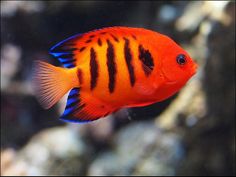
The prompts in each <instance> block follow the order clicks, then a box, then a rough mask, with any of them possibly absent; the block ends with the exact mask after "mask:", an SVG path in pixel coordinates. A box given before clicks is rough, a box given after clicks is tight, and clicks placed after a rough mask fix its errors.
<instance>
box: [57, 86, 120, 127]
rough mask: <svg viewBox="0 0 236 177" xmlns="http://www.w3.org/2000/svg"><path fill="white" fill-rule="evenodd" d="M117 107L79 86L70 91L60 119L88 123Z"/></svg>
mask: <svg viewBox="0 0 236 177" xmlns="http://www.w3.org/2000/svg"><path fill="white" fill-rule="evenodd" d="M115 110H116V109H115V108H113V107H111V106H109V105H106V104H104V103H102V102H101V101H100V100H97V99H96V98H94V97H92V96H91V95H90V94H86V93H83V92H80V89H79V88H74V89H72V90H71V91H70V93H69V96H68V99H67V104H66V108H65V111H64V113H63V115H62V116H61V117H60V120H62V121H65V122H74V123H87V122H91V121H94V120H97V119H99V118H102V117H105V116H106V115H108V114H110V113H112V112H114V111H115Z"/></svg>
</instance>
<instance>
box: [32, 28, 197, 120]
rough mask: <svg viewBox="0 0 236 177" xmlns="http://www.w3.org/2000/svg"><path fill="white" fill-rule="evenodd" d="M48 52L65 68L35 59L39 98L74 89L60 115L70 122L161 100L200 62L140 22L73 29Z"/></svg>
mask: <svg viewBox="0 0 236 177" xmlns="http://www.w3.org/2000/svg"><path fill="white" fill-rule="evenodd" d="M50 53H51V54H52V55H53V56H54V57H56V58H58V59H59V61H60V62H61V63H62V64H63V65H64V67H65V68H60V67H55V66H52V65H50V64H48V63H45V62H42V61H38V62H37V65H36V67H35V77H34V78H35V79H34V80H35V83H36V91H37V94H38V96H39V101H40V102H41V103H42V105H43V106H44V107H45V108H50V107H51V106H53V105H54V104H55V103H56V102H57V101H58V100H59V99H60V98H61V97H62V96H63V95H65V93H66V92H68V91H69V90H71V89H72V90H71V91H70V93H69V96H68V100H67V105H66V108H65V112H64V113H63V115H62V117H61V119H62V120H64V121H71V122H87V121H93V120H96V119H99V118H101V117H104V116H106V115H108V114H110V113H112V112H114V111H117V110H119V109H120V108H122V107H138V106H145V105H149V104H152V103H155V102H159V101H162V100H164V99H166V98H168V97H170V96H172V95H173V94H175V93H176V92H177V91H178V90H179V89H180V88H181V87H182V86H184V84H185V83H186V82H187V81H188V80H189V79H190V78H191V77H192V76H193V75H194V74H195V72H196V68H197V65H196V64H195V63H194V62H193V60H192V59H191V58H190V56H189V55H188V54H187V53H186V52H185V51H184V50H183V49H182V48H181V47H180V46H178V45H177V44H176V43H175V42H174V41H173V40H171V39H170V38H169V37H167V36H165V35H162V34H160V33H157V32H154V31H151V30H146V29H142V28H129V27H109V28H103V29H100V30H95V31H91V32H88V33H85V34H81V35H75V36H72V37H70V38H68V39H66V40H64V41H62V42H60V43H58V44H57V45H55V46H54V47H52V48H51V50H50Z"/></svg>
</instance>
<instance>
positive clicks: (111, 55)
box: [106, 40, 117, 93]
mask: <svg viewBox="0 0 236 177" xmlns="http://www.w3.org/2000/svg"><path fill="white" fill-rule="evenodd" d="M107 45H108V47H107V55H106V56H107V63H106V64H107V68H108V74H109V83H108V88H109V92H110V93H112V92H114V89H115V82H116V73H117V71H116V62H115V51H114V46H113V44H112V43H111V42H110V41H109V40H107Z"/></svg>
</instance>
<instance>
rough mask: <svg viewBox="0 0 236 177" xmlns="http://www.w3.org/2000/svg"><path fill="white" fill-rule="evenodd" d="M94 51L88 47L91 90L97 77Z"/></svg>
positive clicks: (95, 83)
mask: <svg viewBox="0 0 236 177" xmlns="http://www.w3.org/2000/svg"><path fill="white" fill-rule="evenodd" d="M96 57H97V56H96V52H95V50H94V49H93V48H91V49H90V78H91V80H90V89H91V90H93V89H94V88H95V87H96V85H97V79H98V63H97V59H96Z"/></svg>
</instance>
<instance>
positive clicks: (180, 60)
mask: <svg viewBox="0 0 236 177" xmlns="http://www.w3.org/2000/svg"><path fill="white" fill-rule="evenodd" d="M176 60H177V63H178V64H180V65H184V64H185V63H186V57H185V55H184V54H179V55H178V56H177V57H176Z"/></svg>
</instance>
